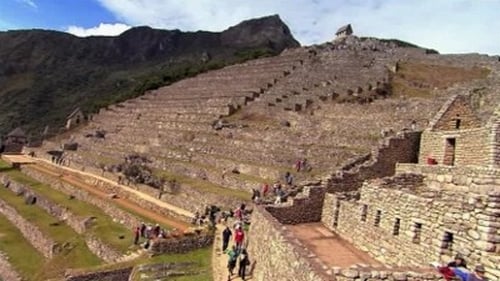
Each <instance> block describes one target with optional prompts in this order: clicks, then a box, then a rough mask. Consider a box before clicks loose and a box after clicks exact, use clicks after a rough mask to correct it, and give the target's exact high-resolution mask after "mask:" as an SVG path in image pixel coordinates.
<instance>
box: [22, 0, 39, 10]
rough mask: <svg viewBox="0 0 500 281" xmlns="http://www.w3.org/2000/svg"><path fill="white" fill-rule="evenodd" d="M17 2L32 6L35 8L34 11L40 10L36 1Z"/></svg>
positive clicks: (24, 0) (23, 0)
mask: <svg viewBox="0 0 500 281" xmlns="http://www.w3.org/2000/svg"><path fill="white" fill-rule="evenodd" d="M17 1H18V2H21V3H23V4H26V5H28V6H30V7H31V8H34V9H36V8H38V6H37V5H36V3H35V1H33V0H17Z"/></svg>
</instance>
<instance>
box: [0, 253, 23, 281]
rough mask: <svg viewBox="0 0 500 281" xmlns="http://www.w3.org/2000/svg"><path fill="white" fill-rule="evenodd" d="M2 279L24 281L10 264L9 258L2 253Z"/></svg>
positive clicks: (0, 272) (0, 264) (0, 267)
mask: <svg viewBox="0 0 500 281" xmlns="http://www.w3.org/2000/svg"><path fill="white" fill-rule="evenodd" d="M0 279H3V280H6V281H21V280H23V279H22V278H21V276H20V275H19V273H17V271H16V270H15V269H14V268H13V267H12V265H11V264H10V263H9V260H8V257H7V256H5V255H4V254H3V253H1V252H0Z"/></svg>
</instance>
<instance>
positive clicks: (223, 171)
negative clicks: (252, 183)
mask: <svg viewBox="0 0 500 281" xmlns="http://www.w3.org/2000/svg"><path fill="white" fill-rule="evenodd" d="M226 174H227V170H226V168H224V169H222V175H221V177H222V179H225V178H226Z"/></svg>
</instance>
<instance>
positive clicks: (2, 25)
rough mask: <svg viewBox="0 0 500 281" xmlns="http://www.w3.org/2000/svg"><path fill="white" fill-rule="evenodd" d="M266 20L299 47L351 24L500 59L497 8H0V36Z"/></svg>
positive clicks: (214, 0)
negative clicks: (285, 29)
mask: <svg viewBox="0 0 500 281" xmlns="http://www.w3.org/2000/svg"><path fill="white" fill-rule="evenodd" d="M272 14H279V15H280V17H281V19H282V20H283V21H284V22H285V23H286V24H287V25H288V26H289V27H290V30H291V31H292V34H293V35H294V37H295V38H296V39H297V40H299V41H300V43H301V44H302V45H311V44H318V43H324V42H326V41H330V40H331V39H332V38H333V37H334V34H335V31H336V30H337V28H338V27H340V26H342V25H345V24H347V23H351V24H352V26H353V29H354V33H355V35H358V36H371V37H379V38H396V39H400V40H404V41H408V42H411V43H414V44H417V45H420V46H423V47H427V48H433V49H436V50H438V51H440V52H441V53H471V52H478V53H486V54H490V55H500V36H498V32H499V31H500V0H0V30H10V29H31V28H43V29H53V30H59V31H64V32H69V33H72V34H74V35H77V36H82V37H83V36H90V35H118V34H120V33H121V32H123V31H125V30H127V29H128V28H130V27H132V26H139V25H148V26H151V27H155V28H163V29H180V30H183V31H197V30H209V31H222V30H224V29H226V28H228V27H229V26H232V25H235V24H238V23H239V22H241V21H243V20H245V19H250V18H256V17H262V16H266V15H272ZM0 43H1V42H0Z"/></svg>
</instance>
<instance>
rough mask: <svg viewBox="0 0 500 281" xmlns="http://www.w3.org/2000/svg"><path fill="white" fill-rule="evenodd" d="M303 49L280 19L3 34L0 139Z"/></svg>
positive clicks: (0, 42)
mask: <svg viewBox="0 0 500 281" xmlns="http://www.w3.org/2000/svg"><path fill="white" fill-rule="evenodd" d="M297 46H299V43H298V42H297V41H296V40H295V39H294V38H293V36H292V35H291V33H290V30H289V29H288V27H287V26H286V24H285V23H283V21H281V19H280V18H279V16H277V15H275V16H269V17H263V18H259V19H252V20H247V21H243V22H242V23H240V24H238V25H236V26H233V27H230V28H229V29H227V30H225V31H223V32H206V31H197V32H182V31H180V30H159V29H153V28H150V27H135V28H132V29H130V30H128V31H126V32H124V33H122V34H121V35H119V36H91V37H86V38H80V37H76V36H73V35H70V34H67V33H63V32H58V31H49V30H19V31H7V32H0V97H1V99H2V103H1V104H0V112H1V113H0V135H3V134H5V133H7V132H8V131H9V130H11V129H12V128H13V127H16V126H23V127H24V128H26V129H27V130H28V131H30V132H32V133H38V134H39V133H40V131H41V130H43V128H44V127H45V126H46V125H50V126H51V127H52V128H55V127H58V126H61V125H63V121H64V118H65V117H66V116H67V115H68V114H69V113H71V112H72V111H73V109H74V108H76V107H81V108H82V109H83V110H84V111H86V112H90V111H96V110H97V109H98V108H99V107H102V106H106V105H109V104H112V103H115V102H118V101H121V100H125V99H127V98H130V97H134V96H137V95H140V94H142V93H143V92H144V91H145V90H147V89H152V88H156V87H158V86H160V85H164V84H169V83H172V82H174V81H176V80H178V79H181V78H183V77H188V76H192V75H194V74H196V73H199V72H202V71H205V70H208V69H214V68H219V67H222V66H224V65H227V64H231V63H234V62H239V61H244V60H246V59H249V58H255V57H259V56H263V55H272V54H277V53H279V52H281V51H282V50H283V49H285V48H289V47H297Z"/></svg>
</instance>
